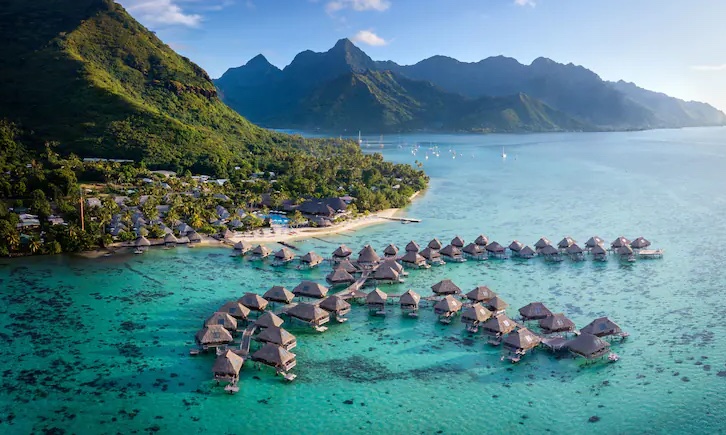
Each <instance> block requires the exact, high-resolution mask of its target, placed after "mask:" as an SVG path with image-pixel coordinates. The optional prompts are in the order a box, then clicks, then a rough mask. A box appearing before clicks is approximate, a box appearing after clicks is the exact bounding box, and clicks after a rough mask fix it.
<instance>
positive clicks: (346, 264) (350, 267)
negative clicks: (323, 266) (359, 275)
mask: <svg viewBox="0 0 726 435" xmlns="http://www.w3.org/2000/svg"><path fill="white" fill-rule="evenodd" d="M335 268H336V269H340V268H342V269H345V271H346V272H348V273H350V274H353V273H356V272H360V270H358V268H357V267H355V265H354V264H353V263H351V262H350V260H349V259H347V258H346V259H344V260H341V261H339V262H337V263H336V264H335Z"/></svg>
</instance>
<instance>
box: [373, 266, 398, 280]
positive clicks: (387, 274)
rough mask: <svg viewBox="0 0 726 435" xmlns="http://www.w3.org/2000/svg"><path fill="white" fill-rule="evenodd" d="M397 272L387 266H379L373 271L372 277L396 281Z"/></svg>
mask: <svg viewBox="0 0 726 435" xmlns="http://www.w3.org/2000/svg"><path fill="white" fill-rule="evenodd" d="M398 276H399V273H398V271H396V270H395V269H392V268H391V267H388V266H380V267H378V268H377V269H376V271H375V272H373V279H379V280H386V281H398Z"/></svg>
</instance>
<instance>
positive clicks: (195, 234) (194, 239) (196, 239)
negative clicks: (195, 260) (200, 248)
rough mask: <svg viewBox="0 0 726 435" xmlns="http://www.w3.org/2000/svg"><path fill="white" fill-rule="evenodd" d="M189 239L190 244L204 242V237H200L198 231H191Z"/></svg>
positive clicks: (188, 234)
mask: <svg viewBox="0 0 726 435" xmlns="http://www.w3.org/2000/svg"><path fill="white" fill-rule="evenodd" d="M187 239H189V241H190V242H194V243H196V242H201V241H202V236H200V235H199V233H198V232H196V231H189V232H188V233H187Z"/></svg>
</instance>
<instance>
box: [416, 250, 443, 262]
mask: <svg viewBox="0 0 726 435" xmlns="http://www.w3.org/2000/svg"><path fill="white" fill-rule="evenodd" d="M421 256H422V257H423V258H425V259H426V260H427V261H428V262H429V264H432V265H435V266H440V265H443V264H446V263H445V262H444V260H442V259H441V254H439V251H437V250H435V249H431V248H426V249H424V250H423V251H421Z"/></svg>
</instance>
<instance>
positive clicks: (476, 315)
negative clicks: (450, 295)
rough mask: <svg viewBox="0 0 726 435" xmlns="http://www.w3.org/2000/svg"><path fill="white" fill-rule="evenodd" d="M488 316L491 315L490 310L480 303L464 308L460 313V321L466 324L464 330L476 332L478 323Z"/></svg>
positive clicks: (487, 318)
mask: <svg viewBox="0 0 726 435" xmlns="http://www.w3.org/2000/svg"><path fill="white" fill-rule="evenodd" d="M490 317H492V312H491V311H489V310H487V309H486V308H484V306H483V305H482V304H480V303H476V304H474V305H472V306H470V307H466V308H464V311H463V312H462V313H461V321H462V322H463V323H464V324H466V330H467V331H469V332H477V331H478V330H479V324H481V323H484V322H486V321H487V320H489V318H490Z"/></svg>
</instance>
